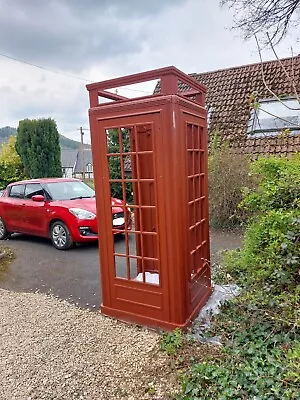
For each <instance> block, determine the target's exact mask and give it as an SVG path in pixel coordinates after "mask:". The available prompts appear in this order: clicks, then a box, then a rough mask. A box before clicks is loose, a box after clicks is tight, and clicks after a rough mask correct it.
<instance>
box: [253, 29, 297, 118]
mask: <svg viewBox="0 0 300 400" xmlns="http://www.w3.org/2000/svg"><path fill="white" fill-rule="evenodd" d="M254 37H255V40H256V45H257V50H258V54H259V58H260V68H261V75H262V80H263V84H264V86H265V88H266V89H267V90H268V92H269V93H271V95H272V96H273V97H275V99H276V100H277V101H279V102H280V103H281V104H282V105H283V106H284V107H286V108H288V109H289V110H295V111H298V110H299V107H297V108H293V107H290V106H288V105H287V104H286V103H285V102H283V101H282V100H281V99H280V97H278V96H277V94H276V93H275V92H273V90H271V89H270V88H269V86H268V84H267V82H266V79H265V74H264V65H263V59H262V55H261V49H260V47H259V43H258V39H257V36H256V35H254ZM297 100H298V101H299V99H298V98H297Z"/></svg>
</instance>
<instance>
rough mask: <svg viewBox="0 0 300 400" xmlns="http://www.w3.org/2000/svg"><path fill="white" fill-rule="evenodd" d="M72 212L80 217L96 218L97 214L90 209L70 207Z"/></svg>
mask: <svg viewBox="0 0 300 400" xmlns="http://www.w3.org/2000/svg"><path fill="white" fill-rule="evenodd" d="M69 211H70V213H71V214H73V215H75V217H76V218H78V219H94V218H96V215H95V214H94V213H92V212H90V211H87V210H83V209H82V208H69Z"/></svg>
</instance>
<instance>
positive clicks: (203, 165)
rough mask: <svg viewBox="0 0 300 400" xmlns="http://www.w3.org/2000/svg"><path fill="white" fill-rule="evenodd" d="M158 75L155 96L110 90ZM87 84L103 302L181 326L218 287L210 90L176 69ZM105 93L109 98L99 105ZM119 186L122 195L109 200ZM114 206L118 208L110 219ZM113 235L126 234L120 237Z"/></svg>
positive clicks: (143, 318)
mask: <svg viewBox="0 0 300 400" xmlns="http://www.w3.org/2000/svg"><path fill="white" fill-rule="evenodd" d="M154 79H159V80H160V92H159V93H157V94H153V95H150V96H144V97H139V98H133V99H132V98H130V99H129V98H125V97H123V96H119V95H117V94H113V93H110V92H107V91H106V90H107V89H113V88H116V87H121V86H124V85H130V84H134V83H140V82H145V81H149V80H154ZM180 88H181V89H180ZM87 89H88V91H89V95H90V109H89V118H90V127H91V140H92V153H93V167H94V179H95V190H96V201H97V218H98V233H99V248H100V260H101V282H102V305H101V310H102V312H103V313H104V314H106V315H110V316H113V317H116V318H120V319H123V320H129V321H132V322H135V323H140V324H145V325H150V326H159V327H162V328H166V329H173V328H175V327H185V326H187V325H188V324H189V323H190V321H191V319H192V318H193V317H194V316H196V314H197V313H198V312H199V309H200V308H201V307H202V306H203V305H204V304H205V303H206V301H207V299H208V297H209V296H210V294H211V291H212V288H211V279H210V261H209V223H208V185H207V122H206V110H205V107H204V105H205V92H206V89H205V87H204V86H203V85H201V84H200V83H199V82H197V81H196V80H194V79H193V78H191V77H189V76H188V75H186V74H184V73H183V72H181V71H179V70H178V69H176V68H175V67H167V68H162V69H158V70H154V71H149V72H144V73H139V74H135V75H130V76H125V77H122V78H117V79H112V80H108V81H104V82H99V83H93V84H90V85H87ZM183 89H184V90H185V91H184V92H183V91H182V90H183ZM99 97H106V98H108V99H110V100H112V101H110V102H106V103H99ZM128 165H129V168H128ZM128 170H131V172H130V173H128ZM116 190H118V192H119V193H121V195H122V199H123V202H122V203H118V204H115V202H114V201H113V202H112V201H111V197H113V196H112V194H114V193H115V192H116ZM119 197H120V196H119ZM116 205H118V207H121V210H122V212H121V213H117V214H116V217H117V218H116V219H115V220H113V221H112V207H116ZM129 210H131V212H132V215H133V222H132V224H131V223H130V211H129ZM122 218H123V219H122ZM124 221H125V223H124V225H122V226H118V224H119V223H120V222H121V223H123V222H124ZM115 222H116V223H115ZM116 234H122V235H123V236H124V238H123V239H121V242H120V240H117V239H116Z"/></svg>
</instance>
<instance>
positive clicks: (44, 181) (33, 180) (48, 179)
mask: <svg viewBox="0 0 300 400" xmlns="http://www.w3.org/2000/svg"><path fill="white" fill-rule="evenodd" d="M56 182H80V179H76V178H39V179H25V180H23V181H17V182H12V183H10V184H9V185H8V186H12V185H20V184H26V183H56Z"/></svg>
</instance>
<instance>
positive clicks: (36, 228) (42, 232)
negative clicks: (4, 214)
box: [23, 183, 49, 236]
mask: <svg viewBox="0 0 300 400" xmlns="http://www.w3.org/2000/svg"><path fill="white" fill-rule="evenodd" d="M35 195H42V196H44V198H45V199H46V193H45V192H44V189H43V187H42V185H41V184H40V183H27V184H26V186H25V193H24V201H23V205H24V229H25V231H26V233H30V234H33V235H38V236H48V218H47V214H48V211H47V210H48V207H49V204H48V202H47V201H33V200H32V196H35Z"/></svg>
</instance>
